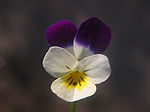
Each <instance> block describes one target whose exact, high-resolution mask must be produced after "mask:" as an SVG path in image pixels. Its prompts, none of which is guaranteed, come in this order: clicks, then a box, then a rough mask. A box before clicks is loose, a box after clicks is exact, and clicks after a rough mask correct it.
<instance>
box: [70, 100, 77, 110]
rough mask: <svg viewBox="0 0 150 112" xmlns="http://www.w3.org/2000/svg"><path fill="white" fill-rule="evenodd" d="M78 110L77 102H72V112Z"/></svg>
mask: <svg viewBox="0 0 150 112" xmlns="http://www.w3.org/2000/svg"><path fill="white" fill-rule="evenodd" d="M75 111H76V102H72V111H71V112H75Z"/></svg>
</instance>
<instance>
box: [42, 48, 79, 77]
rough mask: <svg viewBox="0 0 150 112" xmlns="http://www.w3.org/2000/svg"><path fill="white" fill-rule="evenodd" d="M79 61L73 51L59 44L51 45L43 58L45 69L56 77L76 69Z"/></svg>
mask: <svg viewBox="0 0 150 112" xmlns="http://www.w3.org/2000/svg"><path fill="white" fill-rule="evenodd" d="M77 63H78V61H77V60H76V58H75V57H74V56H73V55H72V54H71V53H69V52H68V51H67V50H65V49H64V48H61V47H58V46H53V47H50V49H49V50H48V52H47V53H46V55H45V57H44V60H43V66H44V68H45V70H46V71H47V72H48V73H49V74H51V75H52V76H54V77H56V78H58V77H60V76H62V75H64V74H66V73H67V72H69V71H70V70H71V69H74V67H75V66H76V64H77Z"/></svg>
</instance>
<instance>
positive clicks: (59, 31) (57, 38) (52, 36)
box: [46, 20, 77, 47]
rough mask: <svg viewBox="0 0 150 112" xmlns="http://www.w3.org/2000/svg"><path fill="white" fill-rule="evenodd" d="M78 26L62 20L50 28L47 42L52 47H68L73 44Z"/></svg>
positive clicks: (47, 33) (47, 32)
mask: <svg viewBox="0 0 150 112" xmlns="http://www.w3.org/2000/svg"><path fill="white" fill-rule="evenodd" d="M76 32H77V28H76V26H75V25H74V24H73V23H72V22H70V21H67V20H62V21H59V22H57V23H56V24H53V25H51V26H49V27H48V29H47V31H46V40H47V42H48V43H49V45H50V46H59V47H68V46H70V45H72V44H73V40H74V37H75V34H76Z"/></svg>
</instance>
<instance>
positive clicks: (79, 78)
mask: <svg viewBox="0 0 150 112" xmlns="http://www.w3.org/2000/svg"><path fill="white" fill-rule="evenodd" d="M63 80H64V84H65V86H68V89H73V88H77V89H78V90H81V89H83V88H84V87H87V86H88V84H87V82H88V81H89V80H88V79H87V78H86V77H85V74H84V73H82V72H78V71H74V72H69V73H68V74H67V75H65V76H64V77H63Z"/></svg>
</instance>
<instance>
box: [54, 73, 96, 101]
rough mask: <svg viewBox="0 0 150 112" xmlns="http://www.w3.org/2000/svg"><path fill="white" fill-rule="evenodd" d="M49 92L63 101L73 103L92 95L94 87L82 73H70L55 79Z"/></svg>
mask: <svg viewBox="0 0 150 112" xmlns="http://www.w3.org/2000/svg"><path fill="white" fill-rule="evenodd" d="M51 90H52V91H53V92H54V93H55V94H56V95H57V96H58V97H60V98H62V99H63V100H65V101H68V102H73V101H77V100H80V99H83V98H86V97H89V96H91V95H93V94H94V93H95V91H96V86H95V84H93V83H92V82H91V81H90V80H89V79H87V78H86V77H85V75H84V73H79V72H70V73H68V74H67V75H65V76H63V77H60V78H58V79H56V80H55V81H54V82H53V83H52V85H51Z"/></svg>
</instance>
